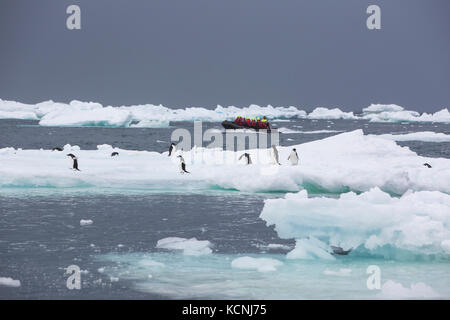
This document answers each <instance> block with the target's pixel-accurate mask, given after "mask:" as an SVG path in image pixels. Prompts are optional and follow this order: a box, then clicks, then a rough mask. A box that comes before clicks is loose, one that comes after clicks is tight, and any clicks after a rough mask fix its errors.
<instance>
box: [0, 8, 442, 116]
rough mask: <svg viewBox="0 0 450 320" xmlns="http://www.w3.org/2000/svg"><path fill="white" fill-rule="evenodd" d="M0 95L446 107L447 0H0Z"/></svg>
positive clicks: (30, 99)
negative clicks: (371, 22) (74, 12)
mask: <svg viewBox="0 0 450 320" xmlns="http://www.w3.org/2000/svg"><path fill="white" fill-rule="evenodd" d="M71 4H77V5H79V6H80V8H81V25H82V29H81V30H72V31H71V30H68V29H67V28H66V19H67V17H68V15H67V14H66V8H67V7H68V6H69V5H71ZM370 4H376V5H379V6H380V7H381V26H382V28H381V30H374V31H371V30H368V29H367V27H366V19H367V17H368V15H367V14H366V9H367V7H368V5H370ZM0 98H1V99H6V100H15V101H21V102H26V103H36V102H40V101H44V100H49V99H52V100H54V101H60V102H69V101H70V100H72V99H78V100H82V101H95V102H100V103H102V104H104V105H114V106H117V105H131V104H144V103H153V104H160V103H161V104H164V105H165V106H168V107H186V106H202V107H208V108H209V107H215V106H216V105H217V104H221V105H236V106H247V105H248V104H251V103H256V104H260V105H266V104H272V105H276V106H287V105H294V106H298V107H302V108H305V109H307V110H310V109H312V108H314V107H316V106H327V107H340V108H342V109H344V110H354V111H358V110H361V108H363V107H365V106H367V105H369V104H371V103H396V104H399V105H402V106H404V107H407V108H409V109H414V110H418V111H427V112H430V111H436V110H440V109H442V108H443V107H450V1H449V0H428V1H425V0H386V1H379V0H371V1H366V0H340V1H336V0H120V1H119V0H39V1H32V0H28V1H27V0H1V1H0Z"/></svg>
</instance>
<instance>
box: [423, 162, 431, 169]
mask: <svg viewBox="0 0 450 320" xmlns="http://www.w3.org/2000/svg"><path fill="white" fill-rule="evenodd" d="M423 165H424V166H425V167H427V168H428V169H429V168H432V166H431V165H430V164H429V163H424V164H423Z"/></svg>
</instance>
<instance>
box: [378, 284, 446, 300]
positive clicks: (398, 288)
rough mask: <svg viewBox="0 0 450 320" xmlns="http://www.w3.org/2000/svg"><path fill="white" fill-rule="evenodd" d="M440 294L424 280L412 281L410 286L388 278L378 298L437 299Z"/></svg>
mask: <svg viewBox="0 0 450 320" xmlns="http://www.w3.org/2000/svg"><path fill="white" fill-rule="evenodd" d="M439 297H440V296H439V294H438V293H437V292H435V291H434V290H433V288H431V287H430V286H428V285H427V284H425V283H423V282H418V283H412V284H411V285H410V287H409V288H408V287H404V286H403V285H402V284H401V283H397V282H395V281H392V280H387V281H386V282H385V283H383V285H382V287H381V292H380V293H379V294H378V298H381V299H393V300H400V299H436V298H439Z"/></svg>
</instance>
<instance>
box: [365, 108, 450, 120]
mask: <svg viewBox="0 0 450 320" xmlns="http://www.w3.org/2000/svg"><path fill="white" fill-rule="evenodd" d="M361 118H362V119H365V120H370V121H373V122H400V121H408V122H443V123H450V112H449V111H448V109H447V108H445V109H442V110H441V111H437V112H435V113H432V114H429V113H423V114H420V113H418V112H416V111H410V110H405V109H404V108H403V107H401V106H398V105H395V104H386V105H385V104H372V105H370V106H369V107H367V108H364V109H363V115H362V116H361Z"/></svg>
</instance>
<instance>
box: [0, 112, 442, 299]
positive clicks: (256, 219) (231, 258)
mask: <svg viewBox="0 0 450 320" xmlns="http://www.w3.org/2000/svg"><path fill="white" fill-rule="evenodd" d="M273 123H274V124H276V125H277V126H278V127H279V128H281V129H280V131H281V132H282V133H281V134H280V144H281V145H282V146H290V145H298V144H301V143H305V142H309V141H315V140H320V139H323V138H326V137H329V136H333V135H337V134H339V133H342V132H349V131H353V130H355V129H363V130H364V133H365V134H372V135H380V134H406V133H411V132H425V131H426V132H438V133H444V134H450V126H449V125H448V124H442V123H440V124H438V123H419V122H418V123H406V122H405V123H398V122H397V123H377V122H369V121H365V120H310V119H289V120H288V121H281V122H273ZM175 128H186V129H188V130H190V131H192V130H193V124H192V122H170V127H166V128H108V127H64V128H63V127H43V126H39V125H38V121H33V120H29V121H26V120H0V137H1V138H0V148H6V147H13V148H16V149H17V148H22V149H34V150H36V149H37V150H39V149H41V148H43V149H51V148H53V147H55V146H61V147H62V146H64V145H66V144H71V145H78V146H79V147H80V148H81V149H82V150H95V149H96V148H97V145H102V144H109V145H112V146H114V147H118V148H121V149H126V150H148V151H156V152H165V151H167V149H168V146H169V144H170V135H171V132H172V131H173V129H175ZM204 128H217V129H219V130H222V129H221V126H220V123H217V122H209V123H204ZM283 131H284V133H283ZM397 144H399V145H401V146H408V147H409V148H410V149H411V150H412V151H414V152H416V153H417V154H418V155H421V156H426V157H430V158H447V159H448V158H450V142H423V141H402V142H397ZM300 156H301V155H300ZM119 157H120V156H119ZM283 160H284V159H283ZM418 165H422V164H421V163H419V164H418ZM0 166H1V163H0ZM18 170H20V168H18ZM67 170H69V169H67ZM345 191H348V190H342V192H345ZM285 193H286V192H283V191H281V192H280V191H279V190H278V191H277V192H270V190H266V191H264V192H248V191H242V190H241V191H240V190H236V189H233V188H232V189H227V188H218V187H217V186H210V185H208V186H201V187H199V188H191V187H190V186H189V185H188V184H178V185H176V186H175V185H171V184H164V183H161V185H160V186H159V187H157V188H149V189H146V188H139V187H137V188H133V187H130V186H127V188H120V187H117V188H109V187H107V186H102V187H100V186H94V187H90V188H83V187H70V188H65V187H55V186H53V185H52V186H50V187H48V188H45V187H42V186H41V187H39V188H35V187H33V186H32V185H31V186H30V185H27V186H22V187H18V186H15V187H2V188H1V189H0V278H2V277H3V278H12V279H15V280H19V281H20V286H10V285H6V284H5V283H6V282H5V283H4V284H3V285H2V284H1V283H0V298H2V299H28V298H52V299H72V298H73V299H79V298H83V299H84V298H86V299H103V298H121V299H141V298H142V299H167V298H168V299H172V298H175V299H178V298H206V299H215V298H225V299H227V298H237V299H266V298H270V299H359V298H363V299H378V298H394V299H395V298H399V299H403V298H441V299H448V298H449V297H450V277H448V272H449V271H450V262H449V261H448V258H447V257H445V256H444V257H431V258H430V257H429V256H427V255H422V254H418V255H416V256H415V257H414V258H411V257H409V256H408V257H406V258H401V257H399V258H397V257H396V256H395V255H386V256H383V255H375V256H373V255H364V254H362V253H359V254H358V253H350V254H349V255H348V256H336V257H335V258H334V259H333V260H327V259H309V260H308V259H288V257H287V253H288V252H290V251H292V250H293V249H294V248H295V245H296V242H295V239H286V238H280V235H279V234H278V233H277V232H276V230H275V226H267V225H266V221H264V220H263V219H261V218H260V215H261V212H262V211H263V208H264V205H265V202H264V201H265V200H267V199H279V198H283V197H284V196H285ZM311 196H314V197H320V196H326V197H332V198H337V197H339V196H340V192H337V193H330V192H327V191H326V190H325V191H324V190H321V191H318V192H316V193H315V194H312V195H311ZM81 220H92V223H90V224H85V225H84V224H83V225H81V224H80V221H81ZM445 227H446V228H447V229H448V228H449V226H448V225H446V226H445ZM170 238H178V240H177V239H175V240H176V241H175V242H173V241H174V240H173V239H172V240H170ZM193 238H195V239H193ZM164 239H169V244H171V245H169V246H165V247H158V241H161V240H164ZM166 241H167V240H166ZM170 241H172V242H170ZM205 249H206V250H205ZM392 250H395V248H393V249H392ZM242 258H244V259H242ZM70 265H77V266H79V267H80V269H81V276H80V277H81V289H79V290H69V289H68V287H67V285H66V284H67V283H66V282H67V278H68V277H69V275H68V274H66V268H67V267H68V266H70ZM370 266H376V267H377V268H379V270H380V274H379V275H380V287H379V288H370V286H368V283H367V281H368V279H369V278H370V276H371V274H370V273H368V272H367V271H368V267H370Z"/></svg>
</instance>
